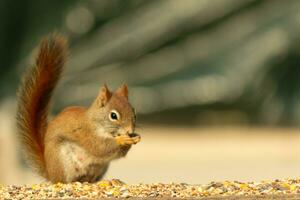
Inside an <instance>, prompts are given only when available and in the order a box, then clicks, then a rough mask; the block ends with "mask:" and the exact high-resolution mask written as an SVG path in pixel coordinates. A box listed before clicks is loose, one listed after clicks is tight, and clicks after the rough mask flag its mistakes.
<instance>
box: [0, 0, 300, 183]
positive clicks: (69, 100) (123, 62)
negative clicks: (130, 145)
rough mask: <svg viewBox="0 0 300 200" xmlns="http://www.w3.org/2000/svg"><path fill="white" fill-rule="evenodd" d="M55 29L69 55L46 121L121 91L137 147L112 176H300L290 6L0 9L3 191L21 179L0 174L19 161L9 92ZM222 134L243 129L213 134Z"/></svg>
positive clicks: (0, 1) (141, 2) (297, 24)
mask: <svg viewBox="0 0 300 200" xmlns="http://www.w3.org/2000/svg"><path fill="white" fill-rule="evenodd" d="M53 31H58V32H62V33H64V34H65V35H67V36H68V38H69V40H70V46H71V56H70V59H69V61H68V63H67V67H66V70H65V75H64V78H63V80H62V81H61V82H60V85H59V87H58V88H57V90H56V93H55V97H54V103H53V114H57V113H58V112H59V111H60V110H61V109H62V108H64V107H66V106H69V105H85V106H88V105H89V104H90V102H91V101H92V100H93V99H94V98H95V96H96V95H97V94H98V91H99V88H100V87H101V86H102V85H103V84H104V83H107V84H108V86H109V88H110V89H116V88H117V87H118V86H119V85H120V84H122V83H123V82H127V83H128V85H129V91H130V101H131V102H132V104H133V105H134V106H135V108H136V110H137V112H138V123H140V126H141V127H142V128H141V129H139V132H140V133H141V134H142V136H143V134H145V136H143V137H142V138H144V139H143V141H144V142H145V143H144V144H142V143H141V145H137V147H135V148H136V149H135V148H134V149H133V150H132V151H133V152H132V156H131V157H130V159H131V160H130V159H127V160H126V161H121V163H122V162H123V163H122V164H120V165H119V164H115V165H113V166H112V169H111V170H109V174H108V177H109V178H110V177H116V176H117V177H121V178H124V179H125V181H127V180H128V181H129V182H135V183H136V182H138V180H140V181H143V180H146V181H157V180H158V181H172V180H175V181H189V182H194V183H199V182H201V181H202V182H203V181H208V180H212V179H225V178H228V179H234V178H236V179H244V180H249V179H251V178H257V179H260V178H270V177H271V178H272V177H274V178H278V177H279V176H280V177H286V176H288V175H291V174H295V173H294V172H295V170H296V169H299V168H300V159H299V161H298V159H297V155H298V153H300V149H299V148H297V145H296V142H300V137H299V134H296V135H298V136H296V135H295V134H294V133H298V132H299V131H298V130H292V131H291V130H286V129H285V128H287V127H288V128H297V127H298V125H299V124H300V78H299V77H300V66H299V64H300V1H299V0H287V1H283V0H213V1H209V0H64V1H61V0H51V1H44V0H22V1H17V0H0V97H1V99H0V127H1V130H0V132H1V133H2V134H0V143H1V142H2V143H1V144H2V146H0V163H11V164H9V165H8V164H6V165H4V164H2V165H0V182H1V181H3V182H6V183H17V182H18V183H28V182H30V181H29V179H26V178H24V177H25V175H24V172H23V171H22V172H16V171H18V170H16V171H14V172H12V173H11V174H7V173H2V174H1V171H3V172H6V170H5V169H4V170H1V167H2V168H4V166H7V169H10V168H11V166H14V165H17V164H18V163H19V159H18V158H20V156H19V155H20V154H19V152H20V149H19V148H16V144H15V143H16V142H15V141H16V140H11V141H12V142H6V141H7V138H10V137H15V136H13V134H11V132H12V131H11V130H14V128H15V127H14V109H15V92H16V89H17V87H18V84H19V82H20V77H21V75H22V73H23V72H24V70H25V69H26V68H27V67H28V66H29V65H30V64H29V63H30V62H31V61H32V59H33V57H32V55H33V50H34V48H35V47H36V46H37V44H38V43H39V41H40V40H41V38H42V37H44V36H45V35H47V34H49V33H51V32H53ZM7 116H10V117H9V118H8V117H7ZM7 124H9V125H10V126H9V127H10V128H6V125H7ZM228 125H229V126H228ZM171 126H172V128H171V129H168V127H171ZM224 126H226V127H232V126H233V127H235V126H236V127H246V128H242V129H239V128H237V129H236V128H229V129H222V128H220V129H219V128H217V129H216V130H215V129H214V128H213V127H224ZM262 126H263V127H266V126H268V127H269V128H271V129H266V130H265V129H261V128H258V129H256V128H257V127H262ZM143 127H146V128H144V129H143ZM147 127H148V128H147ZM149 127H150V128H149ZM152 127H156V128H152ZM157 127H158V128H157ZM180 127H185V128H180ZM199 127H200V129H199ZM203 127H208V129H203ZM247 127H256V128H254V129H250V130H248V128H247ZM211 128H212V130H211ZM275 130H276V131H275ZM198 132H199V133H202V134H194V133H198ZM148 133H150V134H148ZM157 133H159V134H157ZM172 133H176V134H175V135H176V137H174V138H177V139H174V140H172V138H173V135H172ZM281 134H282V135H284V136H282V135H281ZM171 135H172V138H171V139H170V136H171ZM220 135H221V136H222V137H221V138H222V139H220V137H219V136H220ZM250 135H252V136H253V135H254V136H253V138H248V137H250ZM287 135H289V136H287ZM252 136H251V137H252ZM157 138H159V141H157ZM218 138H219V139H218ZM223 139H224V140H223ZM249 139H250V140H249ZM9 141H10V140H9ZM291 141H293V142H295V146H290V144H291ZM166 144H167V146H166V148H165V151H163V152H161V151H158V152H156V153H155V155H154V154H153V149H156V150H158V149H161V148H160V147H162V146H164V145H166ZM298 144H299V143H298ZM181 145H182V146H181ZM247 145H248V146H247ZM178 146H179V147H182V148H178ZM17 147H18V146H17ZM182 150H183V151H182ZM257 151H259V152H260V153H257ZM5 152H14V153H13V156H9V158H8V157H7V155H8V154H6V153H5ZM154 152H155V151H154ZM1 155H2V160H1ZM130 155H131V154H130ZM151 156H152V157H151ZM145 158H148V160H143V161H141V160H140V159H145ZM11 159H12V160H11ZM14 159H15V160H14ZM9 160H11V161H9ZM241 161H242V162H241ZM118 162H119V161H118ZM14 163H15V164H14ZM155 163H160V165H157V164H155ZM257 163H263V164H261V165H259V164H257ZM21 166H24V165H21ZM274 166H277V168H276V167H275V168H272V167H274ZM135 167H139V172H136V168H135ZM199 169H204V171H200V170H199ZM205 169H207V170H212V173H211V174H208V173H207V172H206V171H205ZM222 170H223V171H222ZM229 171H230V172H229ZM18 173H19V174H18ZM186 173H188V174H189V175H184V174H186ZM197 173H199V174H200V175H199V176H194V175H195V174H197ZM156 175H159V176H156ZM210 175H213V176H210ZM3 177H4V178H3ZM5 177H6V178H5ZM18 177H23V178H22V179H20V178H18ZM30 177H32V176H31V175H30ZM153 177H156V178H157V179H155V178H153ZM198 177H200V178H198ZM16 180H18V181H16ZM30 180H32V179H30Z"/></svg>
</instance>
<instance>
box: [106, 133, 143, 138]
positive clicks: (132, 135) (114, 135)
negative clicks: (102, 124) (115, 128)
mask: <svg viewBox="0 0 300 200" xmlns="http://www.w3.org/2000/svg"><path fill="white" fill-rule="evenodd" d="M111 134H112V136H113V137H117V136H121V134H120V133H111ZM128 136H129V137H131V138H133V137H137V136H140V135H139V134H137V133H129V134H128Z"/></svg>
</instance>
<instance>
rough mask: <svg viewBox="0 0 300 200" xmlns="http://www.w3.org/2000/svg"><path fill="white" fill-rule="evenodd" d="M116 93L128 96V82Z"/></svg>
mask: <svg viewBox="0 0 300 200" xmlns="http://www.w3.org/2000/svg"><path fill="white" fill-rule="evenodd" d="M116 93H118V94H119V95H121V96H124V97H126V98H128V86H127V84H126V83H123V84H122V85H121V87H119V89H117V91H116Z"/></svg>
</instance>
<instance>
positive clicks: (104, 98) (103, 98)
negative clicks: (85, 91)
mask: <svg viewBox="0 0 300 200" xmlns="http://www.w3.org/2000/svg"><path fill="white" fill-rule="evenodd" d="M110 97H111V92H110V91H109V89H108V88H107V85H106V84H104V86H103V87H102V88H101V89H100V92H99V95H98V97H97V104H98V105H99V106H100V107H103V106H105V105H106V103H107V102H108V101H109V99H110Z"/></svg>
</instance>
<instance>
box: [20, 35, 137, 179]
mask: <svg viewBox="0 0 300 200" xmlns="http://www.w3.org/2000/svg"><path fill="white" fill-rule="evenodd" d="M67 56H68V45H67V40H66V38H65V37H64V36H62V35H60V34H52V35H50V36H48V37H46V38H45V39H43V40H42V41H41V43H40V45H39V49H38V54H37V57H36V61H35V64H34V65H33V67H32V68H30V69H29V70H28V71H27V72H26V73H25V75H24V77H23V81H22V83H21V84H20V87H19V90H18V108H17V128H18V132H19V133H20V135H21V139H22V143H23V145H24V147H25V155H26V157H27V161H28V163H29V165H30V166H32V167H33V168H34V169H35V170H36V171H37V173H38V174H40V175H41V176H42V177H44V178H46V179H47V180H50V181H51V182H63V183H68V182H74V181H79V182H95V181H98V180H100V179H101V178H102V177H103V175H104V174H105V172H106V170H107V168H108V166H109V163H110V161H112V160H114V159H117V158H121V157H124V156H125V155H126V154H127V152H128V150H129V149H130V147H131V145H133V144H136V143H138V142H139V141H140V136H139V135H138V134H136V133H134V131H135V123H136V115H135V111H134V109H133V107H132V106H131V105H130V103H129V101H128V87H127V85H126V84H123V85H122V86H121V87H120V88H119V89H117V90H116V91H115V92H111V91H110V90H109V89H108V88H107V86H106V85H104V86H103V87H102V88H101V89H100V92H99V94H98V96H97V97H96V99H95V100H94V102H93V103H92V104H91V105H90V106H89V107H87V108H85V107H79V106H72V107H67V108H65V109H64V110H63V111H62V112H61V113H59V114H58V115H57V116H56V117H55V118H54V119H53V120H51V121H49V122H48V112H49V104H50V101H51V97H52V94H53V91H54V89H55V87H56V85H57V83H58V81H59V79H60V78H61V75H62V71H63V67H64V64H65V62H66V58H67Z"/></svg>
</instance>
